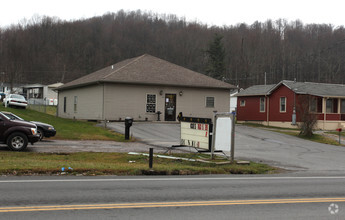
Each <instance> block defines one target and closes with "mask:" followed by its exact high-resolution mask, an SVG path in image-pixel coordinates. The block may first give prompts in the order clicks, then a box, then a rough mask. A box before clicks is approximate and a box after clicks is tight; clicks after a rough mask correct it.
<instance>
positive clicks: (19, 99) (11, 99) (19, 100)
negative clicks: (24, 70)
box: [3, 94, 28, 108]
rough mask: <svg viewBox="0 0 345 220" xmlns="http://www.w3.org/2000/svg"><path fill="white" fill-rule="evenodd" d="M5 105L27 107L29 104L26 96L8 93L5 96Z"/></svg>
mask: <svg viewBox="0 0 345 220" xmlns="http://www.w3.org/2000/svg"><path fill="white" fill-rule="evenodd" d="M3 105H5V106H8V107H10V106H17V107H22V108H26V106H27V105H28V102H27V101H26V99H25V97H24V96H22V95H18V94H9V95H6V98H4V101H3Z"/></svg>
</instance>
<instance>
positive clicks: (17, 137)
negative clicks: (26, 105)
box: [0, 112, 40, 151]
mask: <svg viewBox="0 0 345 220" xmlns="http://www.w3.org/2000/svg"><path fill="white" fill-rule="evenodd" d="M39 138H40V137H39V135H38V134H37V127H36V125H35V124H33V123H31V122H27V121H20V120H16V119H15V120H13V119H10V118H9V117H7V116H6V115H4V114H3V113H1V112H0V143H6V144H7V146H8V147H9V148H10V149H11V150H14V151H22V150H24V149H25V148H26V147H27V146H28V143H29V142H30V143H31V144H34V143H35V142H37V141H39Z"/></svg>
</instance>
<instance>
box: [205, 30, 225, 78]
mask: <svg viewBox="0 0 345 220" xmlns="http://www.w3.org/2000/svg"><path fill="white" fill-rule="evenodd" d="M222 39H223V36H221V35H219V34H215V35H214V39H213V41H212V42H210V44H209V47H208V49H207V50H206V54H207V57H208V63H207V66H206V72H207V73H208V75H209V76H211V77H213V78H216V79H219V80H221V79H222V78H223V77H224V76H225V61H224V59H225V49H224V46H223V43H222Z"/></svg>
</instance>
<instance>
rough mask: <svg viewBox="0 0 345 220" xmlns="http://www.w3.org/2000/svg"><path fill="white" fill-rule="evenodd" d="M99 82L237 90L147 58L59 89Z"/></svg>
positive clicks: (151, 57)
mask: <svg viewBox="0 0 345 220" xmlns="http://www.w3.org/2000/svg"><path fill="white" fill-rule="evenodd" d="M97 82H114V83H128V84H151V85H169V86H183V87H201V88H223V89H231V88H236V87H235V86H233V85H230V84H228V83H225V82H222V81H220V80H216V79H213V78H211V77H208V76H206V75H203V74H201V73H197V72H194V71H192V70H189V69H186V68H184V67H181V66H178V65H175V64H173V63H170V62H168V61H165V60H162V59H159V58H157V57H154V56H151V55H148V54H144V55H142V56H139V57H135V58H131V59H127V60H124V61H121V62H119V63H116V64H114V65H111V66H108V67H106V68H103V69H101V70H98V71H96V72H93V73H91V74H89V75H86V76H83V77H81V78H79V79H76V80H74V81H71V82H69V83H66V84H65V85H63V86H61V87H59V88H58V90H64V89H68V88H73V87H80V86H84V85H88V84H94V83H97Z"/></svg>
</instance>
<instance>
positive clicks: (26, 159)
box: [0, 151, 277, 175]
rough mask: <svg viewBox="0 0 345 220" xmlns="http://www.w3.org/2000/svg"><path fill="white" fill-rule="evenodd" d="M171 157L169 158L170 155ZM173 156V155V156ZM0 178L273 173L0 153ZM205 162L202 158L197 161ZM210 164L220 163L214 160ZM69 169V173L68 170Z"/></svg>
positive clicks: (261, 168) (94, 156) (123, 158)
mask: <svg viewBox="0 0 345 220" xmlns="http://www.w3.org/2000/svg"><path fill="white" fill-rule="evenodd" d="M170 156H171V155H170ZM173 156H174V155H173ZM175 156H178V157H184V158H199V159H200V157H207V158H209V155H202V154H177V155H175ZM0 159H1V161H2V163H1V164H2V165H1V166H0V174H1V175H36V174H41V175H43V174H44V175H46V174H48V175H59V174H61V169H62V167H64V168H65V169H66V171H67V172H66V173H65V174H68V175H143V174H144V175H145V174H154V175H195V174H266V173H275V172H277V169H275V168H272V167H270V166H268V165H265V164H257V163H253V162H251V163H250V165H237V164H229V163H228V164H221V165H220V164H215V163H202V162H191V161H183V160H172V159H165V158H154V159H153V170H154V172H150V171H149V165H148V164H149V159H148V157H147V156H142V155H129V154H127V153H90V152H81V153H69V154H51V153H34V152H12V151H2V152H0ZM201 159H205V158H201ZM213 161H224V159H220V158H218V159H215V160H213ZM68 167H71V168H72V169H73V170H72V169H71V170H68Z"/></svg>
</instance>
